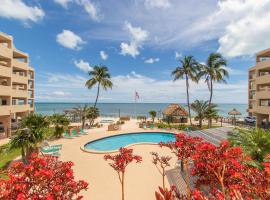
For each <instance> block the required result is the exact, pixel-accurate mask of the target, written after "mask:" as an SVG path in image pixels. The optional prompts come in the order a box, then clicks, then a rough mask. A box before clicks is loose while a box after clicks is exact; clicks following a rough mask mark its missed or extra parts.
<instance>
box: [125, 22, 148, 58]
mask: <svg viewBox="0 0 270 200" xmlns="http://www.w3.org/2000/svg"><path fill="white" fill-rule="evenodd" d="M124 29H125V30H127V31H128V33H129V34H130V37H131V41H130V43H129V44H128V43H125V42H122V43H121V45H120V47H121V54H122V55H130V56H132V57H134V58H135V57H136V56H137V55H139V54H140V51H139V49H140V48H142V46H143V43H144V42H145V41H146V40H147V39H148V38H149V32H148V31H146V30H143V29H142V28H141V27H133V26H132V24H131V23H129V22H125V26H124Z"/></svg>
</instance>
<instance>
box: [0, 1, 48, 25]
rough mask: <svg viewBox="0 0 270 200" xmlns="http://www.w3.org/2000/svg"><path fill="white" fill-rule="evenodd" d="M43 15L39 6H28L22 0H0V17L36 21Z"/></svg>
mask: <svg viewBox="0 0 270 200" xmlns="http://www.w3.org/2000/svg"><path fill="white" fill-rule="evenodd" d="M44 16H45V13H44V11H43V10H42V9H41V8H40V7H37V6H33V7H31V6H28V5H26V4H25V3H24V2H23V1H22V0H1V3H0V17H4V18H10V19H17V20H21V21H24V22H28V21H32V22H38V21H39V20H41V19H42V18H43V17H44Z"/></svg>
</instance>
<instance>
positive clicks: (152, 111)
mask: <svg viewBox="0 0 270 200" xmlns="http://www.w3.org/2000/svg"><path fill="white" fill-rule="evenodd" d="M149 115H150V116H151V118H152V121H153V122H155V118H156V116H157V112H156V111H154V110H151V111H149Z"/></svg>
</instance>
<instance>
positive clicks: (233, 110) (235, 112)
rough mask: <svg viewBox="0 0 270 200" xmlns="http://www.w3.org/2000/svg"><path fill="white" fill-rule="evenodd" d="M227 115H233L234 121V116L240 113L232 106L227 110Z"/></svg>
mask: <svg viewBox="0 0 270 200" xmlns="http://www.w3.org/2000/svg"><path fill="white" fill-rule="evenodd" d="M228 114H229V115H233V118H234V121H235V116H236V115H242V113H240V112H239V111H238V110H236V108H233V109H232V110H231V111H230V112H228Z"/></svg>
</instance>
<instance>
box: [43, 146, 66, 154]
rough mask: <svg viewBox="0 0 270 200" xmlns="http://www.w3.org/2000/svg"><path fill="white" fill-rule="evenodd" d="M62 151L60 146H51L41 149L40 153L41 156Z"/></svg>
mask: <svg viewBox="0 0 270 200" xmlns="http://www.w3.org/2000/svg"><path fill="white" fill-rule="evenodd" d="M60 149H62V145H52V146H45V147H41V148H40V151H41V153H42V154H46V155H51V154H54V153H59V150H60Z"/></svg>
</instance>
